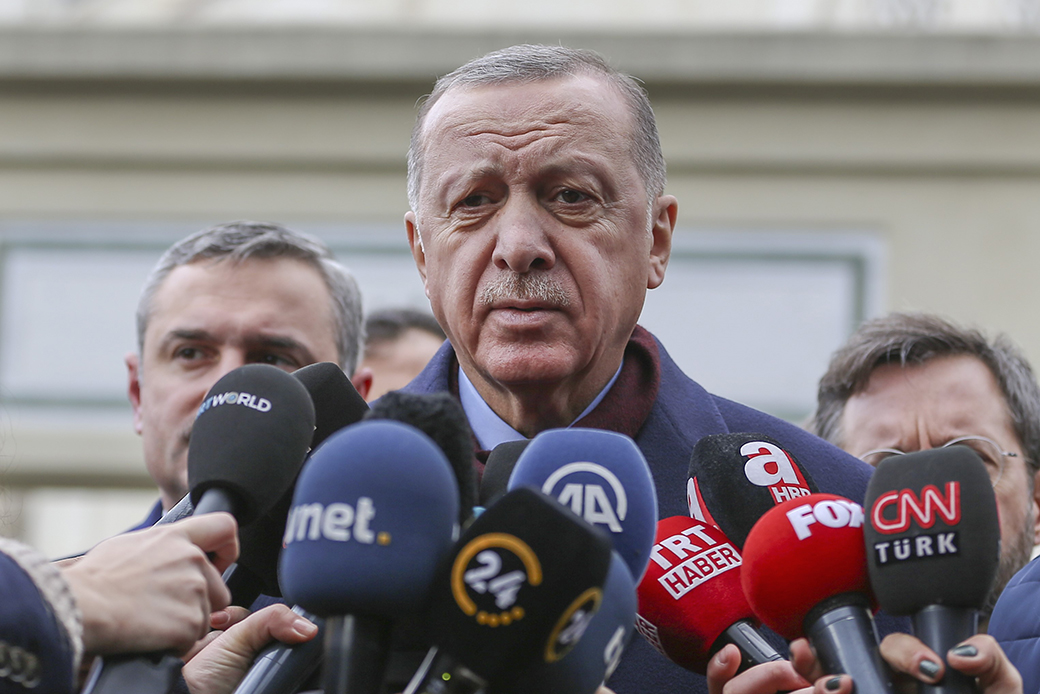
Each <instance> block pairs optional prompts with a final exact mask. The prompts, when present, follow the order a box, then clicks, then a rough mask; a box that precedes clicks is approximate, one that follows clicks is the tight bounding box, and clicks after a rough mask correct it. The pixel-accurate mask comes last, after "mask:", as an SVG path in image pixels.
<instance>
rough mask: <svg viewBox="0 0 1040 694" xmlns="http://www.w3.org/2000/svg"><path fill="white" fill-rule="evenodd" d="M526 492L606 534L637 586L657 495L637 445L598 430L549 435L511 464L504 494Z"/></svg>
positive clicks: (539, 438)
mask: <svg viewBox="0 0 1040 694" xmlns="http://www.w3.org/2000/svg"><path fill="white" fill-rule="evenodd" d="M524 485H527V486H531V487H535V488H536V489H540V490H541V491H542V492H543V493H545V494H548V495H549V496H551V497H553V498H554V499H556V500H558V501H559V502H560V503H561V504H563V505H564V506H567V507H568V508H570V509H571V510H572V511H574V513H575V514H577V515H578V516H580V517H582V518H584V519H585V520H586V521H587V522H589V523H591V524H592V525H594V526H596V527H599V528H601V529H603V530H605V531H607V533H608V534H609V536H610V538H611V541H612V542H613V543H614V549H615V550H617V553H618V554H620V555H621V558H622V559H623V560H624V561H625V563H626V564H627V565H628V568H629V570H630V571H631V572H632V577H633V579H634V580H635V581H638V580H639V579H640V578H641V577H642V575H643V571H645V570H646V563H647V561H648V560H649V558H650V548H651V547H652V546H653V544H654V528H655V527H656V525H657V492H656V491H655V489H654V480H653V477H652V476H651V474H650V467H649V466H648V465H647V463H646V458H644V457H643V454H642V452H641V451H640V450H639V447H638V446H636V442H635V441H633V440H632V439H631V438H629V437H628V436H625V435H624V434H617V433H614V432H612V431H603V430H601V429H583V428H577V427H575V428H571V429H550V430H547V431H543V432H542V433H540V434H538V435H537V436H535V437H534V438H533V439H532V440H531V443H530V444H528V446H527V448H526V449H524V452H523V453H522V454H521V455H520V458H519V460H517V461H516V467H515V468H513V474H512V475H510V477H509V488H510V489H516V488H518V487H520V486H524Z"/></svg>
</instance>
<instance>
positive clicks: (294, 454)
mask: <svg viewBox="0 0 1040 694" xmlns="http://www.w3.org/2000/svg"><path fill="white" fill-rule="evenodd" d="M313 430H314V406H313V405H312V404H311V398H310V396H309V395H308V394H307V391H306V389H305V388H304V387H303V386H302V385H300V383H299V381H297V380H296V379H294V378H292V377H291V376H290V375H289V374H287V373H285V372H284V371H282V370H280V369H277V368H275V367H273V366H269V365H266V364H248V365H246V366H242V367H239V368H237V369H235V370H234V371H230V372H228V373H227V374H225V375H224V376H223V377H221V379H220V380H218V381H217V382H216V383H215V384H214V385H213V387H212V388H210V390H209V392H208V393H207V394H206V398H205V399H204V400H203V401H202V405H201V406H200V407H199V412H198V414H197V415H196V417H195V422H194V424H193V425H192V430H191V439H190V441H189V444H188V484H189V486H190V487H191V494H190V496H191V501H192V504H193V505H194V507H195V513H196V514H201V513H209V512H215V511H226V512H229V513H231V514H232V515H234V516H235V519H236V520H237V521H238V522H239V524H240V525H247V524H248V523H250V522H251V521H253V520H255V519H256V518H258V517H259V516H260V515H261V514H263V513H265V512H266V511H267V510H268V509H269V508H270V507H271V506H272V505H274V503H275V502H277V500H278V499H279V497H281V495H282V494H283V492H284V490H285V489H286V488H287V487H288V486H289V485H290V484H292V481H293V480H294V479H295V478H296V474H297V472H298V471H299V468H300V465H301V464H302V463H303V459H304V456H305V455H306V453H307V447H308V444H309V443H310V438H311V433H312V432H313ZM180 665H181V662H180V660H179V659H178V658H175V657H173V656H172V655H171V654H169V653H165V652H160V653H151V654H147V653H146V654H138V655H132V656H116V657H114V658H109V657H105V658H101V659H99V661H98V664H96V665H95V667H94V668H93V669H92V671H91V673H90V675H89V676H88V680H87V684H86V686H85V687H84V689H83V694H117V693H119V694H121V693H122V692H125V691H127V689H126V687H127V685H128V683H130V682H133V681H134V680H135V679H137V678H139V677H140V678H143V679H146V680H147V682H148V683H147V684H146V683H145V682H144V681H143V680H142V683H141V684H140V685H137V686H136V691H137V692H139V694H150V693H151V692H155V694H165V692H166V691H167V690H166V689H164V688H163V687H165V686H166V683H167V682H169V681H170V680H171V678H172V679H173V680H176V676H177V673H178V672H179V671H180Z"/></svg>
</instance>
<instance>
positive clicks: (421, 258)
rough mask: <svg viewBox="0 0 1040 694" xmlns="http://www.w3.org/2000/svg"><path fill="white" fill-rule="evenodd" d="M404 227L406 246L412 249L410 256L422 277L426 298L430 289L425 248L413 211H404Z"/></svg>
mask: <svg viewBox="0 0 1040 694" xmlns="http://www.w3.org/2000/svg"><path fill="white" fill-rule="evenodd" d="M404 228H405V232H406V233H407V234H408V247H409V248H411V249H412V258H414V259H415V267H416V268H418V270H419V276H420V277H422V283H423V288H424V289H426V298H429V297H430V290H429V288H428V287H427V286H426V249H425V248H423V240H422V233H421V232H420V231H419V223H418V221H417V219H416V216H415V212H413V211H411V210H408V211H407V212H405V213H404Z"/></svg>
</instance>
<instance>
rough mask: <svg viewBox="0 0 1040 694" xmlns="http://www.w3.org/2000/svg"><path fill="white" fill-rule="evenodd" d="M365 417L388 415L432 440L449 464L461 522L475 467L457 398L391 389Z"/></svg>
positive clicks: (468, 510)
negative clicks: (457, 497) (454, 480)
mask: <svg viewBox="0 0 1040 694" xmlns="http://www.w3.org/2000/svg"><path fill="white" fill-rule="evenodd" d="M365 419H391V420H394V421H397V422H404V423H405V424H410V425H412V426H413V427H415V428H416V429H418V430H419V431H421V432H422V433H424V434H426V435H427V436H429V437H430V438H431V439H432V440H433V442H434V443H436V444H437V445H438V446H439V447H440V449H441V451H443V453H444V455H445V456H446V457H447V459H448V464H450V465H451V469H452V472H454V473H455V479H456V481H457V482H458V487H459V522H460V523H462V522H465V521H466V520H467V519H468V518H469V517H470V515H471V514H472V512H473V506H474V505H475V504H476V501H477V471H476V469H475V468H474V467H473V466H474V464H475V460H474V458H473V433H472V432H471V431H470V428H469V422H468V421H467V420H466V413H465V411H463V409H462V405H460V404H459V401H458V400H456V399H455V398H454V397H452V396H451V395H449V394H448V393H404V392H401V391H391V392H389V393H387V394H386V395H384V396H383V397H381V398H379V400H377V401H376V402H375V403H374V404H373V406H372V410H371V411H370V412H369V413H368V414H367V415H365Z"/></svg>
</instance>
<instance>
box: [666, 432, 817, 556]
mask: <svg viewBox="0 0 1040 694" xmlns="http://www.w3.org/2000/svg"><path fill="white" fill-rule="evenodd" d="M818 491H820V490H819V489H817V487H816V483H815V482H814V481H813V479H812V477H811V476H810V475H809V473H808V471H806V470H805V469H804V468H803V467H802V466H801V465H800V464H799V463H798V461H797V460H796V459H795V457H794V456H793V455H791V453H790V452H789V451H787V450H786V449H784V448H783V446H781V445H780V443H778V442H777V441H776V440H775V439H772V438H770V437H768V436H766V435H765V434H756V433H734V434H711V435H709V436H705V437H703V438H702V439H701V440H700V441H698V442H697V445H696V446H694V447H693V453H692V454H691V455H690V468H689V480H688V484H687V490H686V492H687V502H688V503H689V505H690V516H691V517H693V518H696V519H697V520H699V521H701V522H702V523H708V524H710V525H717V526H718V527H719V528H720V529H721V530H722V532H723V534H725V536H726V537H727V538H729V541H730V542H732V543H733V544H735V545H736V546H737V549H740V548H741V547H743V546H744V541H745V540H747V536H748V533H749V532H751V527H752V526H753V525H754V524H755V523H756V522H758V519H759V518H761V517H762V515H763V514H764V513H765V512H766V511H768V510H769V509H771V508H773V507H774V506H776V505H777V504H780V503H783V502H784V501H787V500H788V499H793V498H795V497H799V496H807V495H809V494H815V493H816V492H818Z"/></svg>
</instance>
